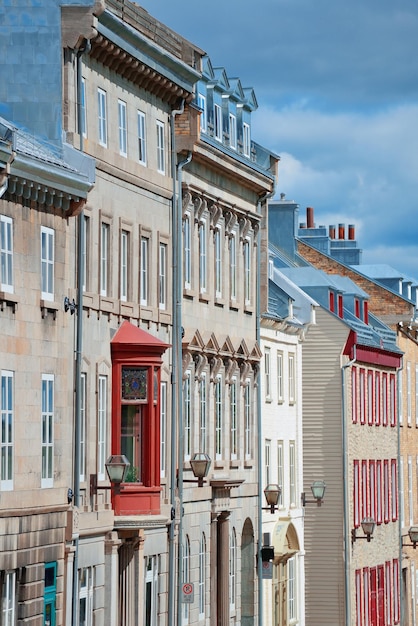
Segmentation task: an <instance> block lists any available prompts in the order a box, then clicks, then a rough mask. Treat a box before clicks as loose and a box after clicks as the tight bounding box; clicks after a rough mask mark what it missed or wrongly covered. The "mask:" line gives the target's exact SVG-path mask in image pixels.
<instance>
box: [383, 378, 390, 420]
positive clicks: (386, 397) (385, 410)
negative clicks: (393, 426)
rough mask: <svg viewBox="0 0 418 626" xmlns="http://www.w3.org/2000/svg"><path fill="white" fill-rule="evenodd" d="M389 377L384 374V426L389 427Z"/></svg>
mask: <svg viewBox="0 0 418 626" xmlns="http://www.w3.org/2000/svg"><path fill="white" fill-rule="evenodd" d="M388 414H389V409H388V375H387V374H386V373H384V374H382V424H383V426H387V425H388Z"/></svg>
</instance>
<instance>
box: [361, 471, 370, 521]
mask: <svg viewBox="0 0 418 626" xmlns="http://www.w3.org/2000/svg"><path fill="white" fill-rule="evenodd" d="M368 495H369V486H368V468H367V461H364V460H363V461H362V462H361V519H362V520H363V519H364V518H365V517H369V498H368Z"/></svg>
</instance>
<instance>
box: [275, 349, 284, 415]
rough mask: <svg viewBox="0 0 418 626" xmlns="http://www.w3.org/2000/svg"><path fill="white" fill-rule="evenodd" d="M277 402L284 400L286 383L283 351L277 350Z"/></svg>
mask: <svg viewBox="0 0 418 626" xmlns="http://www.w3.org/2000/svg"><path fill="white" fill-rule="evenodd" d="M276 362H277V375H276V380H277V403H278V404H281V403H282V402H284V384H283V352H281V351H278V352H277V359H276Z"/></svg>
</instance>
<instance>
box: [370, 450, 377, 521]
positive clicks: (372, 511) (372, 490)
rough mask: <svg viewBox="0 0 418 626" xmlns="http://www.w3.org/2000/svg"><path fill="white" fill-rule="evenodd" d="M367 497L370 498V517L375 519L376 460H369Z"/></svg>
mask: <svg viewBox="0 0 418 626" xmlns="http://www.w3.org/2000/svg"><path fill="white" fill-rule="evenodd" d="M369 494H370V495H369V498H370V517H372V518H373V519H374V521H376V519H377V512H376V462H375V461H370V462H369Z"/></svg>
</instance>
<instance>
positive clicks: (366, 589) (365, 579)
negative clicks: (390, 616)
mask: <svg viewBox="0 0 418 626" xmlns="http://www.w3.org/2000/svg"><path fill="white" fill-rule="evenodd" d="M363 615H364V626H370V595H369V568H368V567H365V568H364V569H363Z"/></svg>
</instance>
